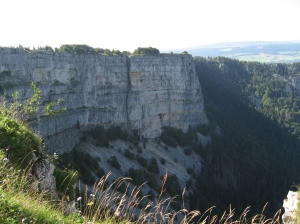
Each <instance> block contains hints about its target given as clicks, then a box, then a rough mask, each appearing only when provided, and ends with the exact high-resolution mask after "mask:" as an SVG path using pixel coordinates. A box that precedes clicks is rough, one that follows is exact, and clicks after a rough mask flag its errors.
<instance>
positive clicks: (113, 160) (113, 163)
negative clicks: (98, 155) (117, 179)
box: [108, 156, 121, 169]
mask: <svg viewBox="0 0 300 224" xmlns="http://www.w3.org/2000/svg"><path fill="white" fill-rule="evenodd" d="M108 163H109V164H110V165H111V166H113V167H115V168H117V169H121V165H120V163H119V161H118V159H117V157H116V156H111V157H110V159H109V160H108Z"/></svg>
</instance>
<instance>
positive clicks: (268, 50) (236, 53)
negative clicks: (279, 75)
mask: <svg viewBox="0 0 300 224" xmlns="http://www.w3.org/2000/svg"><path fill="white" fill-rule="evenodd" d="M184 50H186V51H188V53H189V54H191V55H193V56H202V57H209V56H210V57H217V56H224V57H229V58H234V59H238V60H243V61H260V62H298V61H300V41H295V42H263V41H260V42H258V41H257V42H224V43H217V44H209V45H203V46H197V47H192V48H187V49H179V50H174V52H175V53H177V52H182V51H184Z"/></svg>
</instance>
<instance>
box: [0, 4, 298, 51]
mask: <svg viewBox="0 0 300 224" xmlns="http://www.w3.org/2000/svg"><path fill="white" fill-rule="evenodd" d="M0 5H1V13H0V46H6V47H10V46H18V45H22V46H24V47H33V46H35V47H37V46H45V45H48V46H51V47H59V46H60V45H62V44H87V45H89V46H91V47H100V48H108V49H111V50H112V49H115V50H121V51H123V50H127V51H131V52H132V51H133V50H134V49H136V48H138V47H150V46H151V47H155V48H158V49H160V50H167V49H168V50H175V49H184V48H189V47H193V46H200V45H206V44H211V43H218V42H235V41H294V40H297V41H299V40H300V29H299V27H300V25H299V24H300V14H299V12H300V0H272V1H271V0H151V1H148V0H106V1H104V0H84V1H81V0H58V1H57V0H51V1H48V0H42V1H41V0H26V1H24V0H9V1H7V0H0Z"/></svg>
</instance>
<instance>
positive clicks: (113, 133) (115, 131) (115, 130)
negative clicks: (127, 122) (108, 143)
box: [107, 126, 122, 140]
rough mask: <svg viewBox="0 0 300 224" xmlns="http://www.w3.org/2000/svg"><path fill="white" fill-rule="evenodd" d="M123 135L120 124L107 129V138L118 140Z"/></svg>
mask: <svg viewBox="0 0 300 224" xmlns="http://www.w3.org/2000/svg"><path fill="white" fill-rule="evenodd" d="M121 137H122V129H121V128H120V127H119V126H111V127H110V128H109V129H108V130H107V138H108V139H109V140H116V139H117V138H121Z"/></svg>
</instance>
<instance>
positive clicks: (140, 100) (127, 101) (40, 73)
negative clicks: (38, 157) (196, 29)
mask: <svg viewBox="0 0 300 224" xmlns="http://www.w3.org/2000/svg"><path fill="white" fill-rule="evenodd" d="M31 82H34V83H36V85H37V86H38V87H39V88H40V89H41V92H42V102H43V103H44V104H46V103H47V102H50V101H56V100H57V99H58V98H60V97H62V98H63V99H64V100H65V101H64V102H63V104H62V105H61V106H63V107H66V108H67V111H66V112H64V113H61V114H59V115H58V116H55V117H44V116H39V115H37V116H36V117H35V118H34V119H32V120H31V121H30V125H31V127H32V128H33V129H34V130H35V131H37V132H39V133H40V135H41V136H43V137H44V138H45V142H46V143H47V146H48V148H49V149H50V150H57V149H60V150H62V151H69V150H70V149H72V148H73V146H74V144H76V142H78V139H79V136H80V130H86V129H88V128H90V127H92V126H95V125H104V126H105V127H108V126H111V125H119V126H121V127H123V128H126V129H128V130H129V131H133V130H136V131H137V132H138V133H139V134H140V135H141V136H144V137H147V138H154V137H157V136H159V135H160V133H161V128H162V127H163V126H171V127H176V128H182V129H183V130H187V128H188V126H189V125H192V126H194V125H197V124H199V123H206V122H207V118H206V116H205V113H204V111H203V109H204V104H203V96H202V93H201V86H200V83H199V80H198V77H197V74H196V72H195V68H194V61H193V58H192V57H191V56H190V55H187V54H179V55H175V54H160V55H133V56H129V57H127V56H104V55H96V54H81V55H77V54H70V53H54V52H40V53H27V52H25V51H23V50H20V49H9V48H1V49H0V94H2V95H4V96H5V97H6V98H7V99H9V97H10V96H11V94H12V93H13V92H15V91H18V92H19V95H20V97H21V98H22V99H27V98H29V97H30V96H31V95H30V94H31V92H30V83H31ZM62 151H60V152H59V153H61V152H62Z"/></svg>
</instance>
